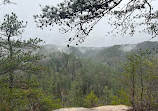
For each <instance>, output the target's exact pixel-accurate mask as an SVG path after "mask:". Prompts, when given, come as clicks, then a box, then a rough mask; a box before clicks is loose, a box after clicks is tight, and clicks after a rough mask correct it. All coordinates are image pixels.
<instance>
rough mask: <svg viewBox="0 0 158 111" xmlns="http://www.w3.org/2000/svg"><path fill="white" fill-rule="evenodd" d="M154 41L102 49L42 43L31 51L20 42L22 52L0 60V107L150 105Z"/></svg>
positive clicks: (44, 109) (24, 110)
mask: <svg viewBox="0 0 158 111" xmlns="http://www.w3.org/2000/svg"><path fill="white" fill-rule="evenodd" d="M30 43H31V42H30ZM30 43H29V44H30ZM12 44H13V43H12ZM15 44H17V42H16V43H15ZM19 44H20V43H19ZM20 45H22V44H20ZM23 45H24V44H23ZM16 46H17V45H16ZM157 46H158V43H157V42H143V43H139V44H134V45H115V46H112V47H105V48H104V47H103V48H84V47H69V48H66V47H60V46H54V45H44V46H41V47H40V48H39V49H38V50H33V51H31V52H32V53H31V52H30V50H26V49H27V47H28V43H26V44H25V48H24V49H25V50H24V53H23V54H21V52H19V53H20V54H19V53H16V54H15V53H14V56H13V57H12V60H8V59H9V58H5V59H4V58H2V59H1V61H0V64H1V66H2V67H1V68H0V71H1V73H2V72H3V71H4V70H8V72H7V73H5V74H4V75H1V77H0V82H1V84H0V85H1V89H0V92H1V93H0V101H1V104H0V108H1V110H2V111H3V110H6V111H7V110H13V111H30V110H32V111H38V110H40V111H49V110H50V111H51V110H52V109H58V108H61V107H95V106H102V105H110V104H113V105H117V104H124V105H128V106H135V107H136V108H137V109H139V108H141V109H143V110H156V109H157V106H158V104H157V103H158V102H157V101H158V95H157V89H158V85H157V82H158V78H157V77H158V73H157V64H158V60H157ZM14 49H15V47H14ZM18 49H19V48H18ZM14 51H18V50H14ZM27 51H28V52H27ZM30 53H31V55H30ZM23 65H24V66H23ZM15 66H16V67H15ZM12 68H13V69H14V70H12ZM10 70H11V71H12V72H10ZM9 73H12V75H11V77H10V74H9ZM11 80H12V81H11ZM11 82H12V84H11Z"/></svg>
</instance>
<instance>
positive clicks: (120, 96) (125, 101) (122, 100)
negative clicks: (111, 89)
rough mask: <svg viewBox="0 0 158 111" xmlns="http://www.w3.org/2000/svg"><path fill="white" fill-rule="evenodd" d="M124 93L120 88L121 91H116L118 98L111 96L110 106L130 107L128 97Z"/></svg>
mask: <svg viewBox="0 0 158 111" xmlns="http://www.w3.org/2000/svg"><path fill="white" fill-rule="evenodd" d="M125 91H126V90H124V89H123V88H121V90H119V91H118V96H113V97H112V101H111V104H113V105H120V104H123V105H127V106H130V105H131V103H130V100H129V95H128V94H127V92H125Z"/></svg>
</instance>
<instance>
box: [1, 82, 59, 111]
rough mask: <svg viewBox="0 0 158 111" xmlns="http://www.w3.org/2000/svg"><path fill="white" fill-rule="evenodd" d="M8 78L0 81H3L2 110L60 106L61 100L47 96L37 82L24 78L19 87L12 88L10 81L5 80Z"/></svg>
mask: <svg viewBox="0 0 158 111" xmlns="http://www.w3.org/2000/svg"><path fill="white" fill-rule="evenodd" d="M7 80H8V79H2V80H1V81H0V83H3V84H1V89H0V92H1V93H0V101H1V103H0V108H1V110H13V111H25V110H35V109H36V110H40V111H51V110H52V109H57V108H60V100H58V99H54V98H53V97H51V96H47V95H46V94H45V93H44V91H42V90H41V89H38V88H37V87H36V83H32V81H30V82H29V81H28V80H25V81H24V80H22V81H21V82H20V83H19V84H18V87H15V88H12V89H10V88H8V83H7V82H4V81H7ZM24 83H25V84H24ZM33 84H35V86H33Z"/></svg>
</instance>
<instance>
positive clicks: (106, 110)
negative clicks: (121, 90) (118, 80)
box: [54, 105, 131, 111]
mask: <svg viewBox="0 0 158 111" xmlns="http://www.w3.org/2000/svg"><path fill="white" fill-rule="evenodd" d="M130 109H131V107H128V106H125V105H108V106H100V107H94V108H82V107H78V108H62V109H57V110H54V111H129V110H130Z"/></svg>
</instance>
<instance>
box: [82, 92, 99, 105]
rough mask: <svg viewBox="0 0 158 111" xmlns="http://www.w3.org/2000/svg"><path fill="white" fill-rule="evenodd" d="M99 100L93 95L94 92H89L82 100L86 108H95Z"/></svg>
mask: <svg viewBox="0 0 158 111" xmlns="http://www.w3.org/2000/svg"><path fill="white" fill-rule="evenodd" d="M98 100H99V98H98V97H97V96H96V95H95V94H94V90H93V91H91V93H90V94H89V95H87V97H86V98H85V99H84V102H85V106H86V107H95V106H98Z"/></svg>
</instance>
